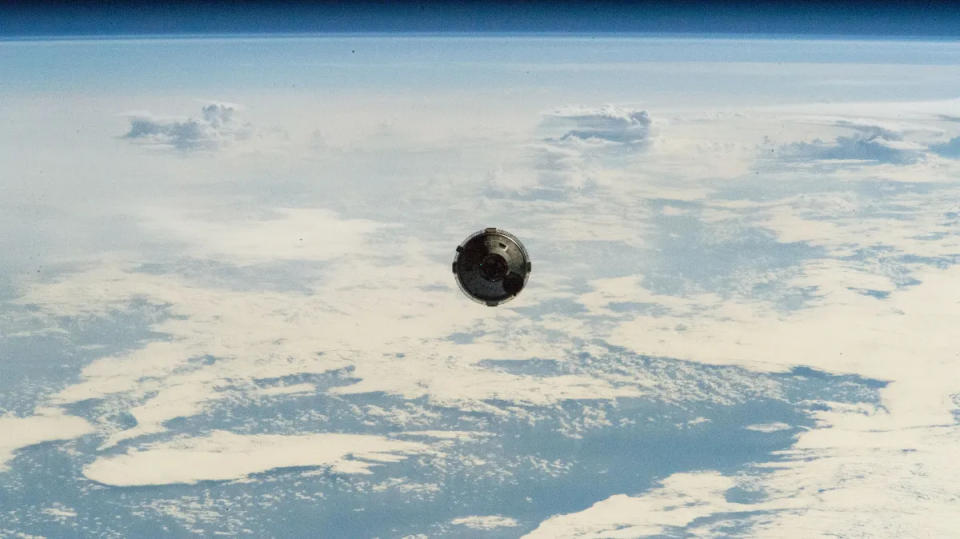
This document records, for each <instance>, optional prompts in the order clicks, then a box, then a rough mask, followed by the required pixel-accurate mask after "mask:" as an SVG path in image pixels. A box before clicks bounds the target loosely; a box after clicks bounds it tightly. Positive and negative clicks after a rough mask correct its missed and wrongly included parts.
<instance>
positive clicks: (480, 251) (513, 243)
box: [453, 228, 531, 307]
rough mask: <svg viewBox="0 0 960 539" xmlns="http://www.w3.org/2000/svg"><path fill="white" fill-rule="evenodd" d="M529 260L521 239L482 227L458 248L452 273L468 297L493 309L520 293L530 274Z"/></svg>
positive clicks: (495, 229) (502, 231)
mask: <svg viewBox="0 0 960 539" xmlns="http://www.w3.org/2000/svg"><path fill="white" fill-rule="evenodd" d="M530 269H531V264H530V257H529V256H528V255H527V250H526V249H525V248H524V247H523V244H522V243H520V240H518V239H517V238H516V236H514V235H513V234H510V233H509V232H507V231H505V230H500V229H497V228H485V229H483V230H481V231H480V232H476V233H474V234H471V235H470V236H469V237H467V239H466V240H464V241H463V243H461V244H460V245H459V246H458V247H457V255H456V258H454V260H453V273H454V275H456V278H457V284H458V285H460V290H463V293H464V294H466V295H467V296H468V297H470V298H471V299H473V300H474V301H477V302H479V303H483V304H486V305H489V306H490V307H494V306H497V305H500V304H501V303H504V302H507V301H510V300H511V299H513V298H514V297H516V295H517V294H519V293H520V291H521V290H523V287H524V286H525V285H526V284H527V277H529V275H530Z"/></svg>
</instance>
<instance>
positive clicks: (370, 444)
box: [83, 431, 428, 487]
mask: <svg viewBox="0 0 960 539" xmlns="http://www.w3.org/2000/svg"><path fill="white" fill-rule="evenodd" d="M427 448H428V446H426V445H424V444H421V443H416V442H407V441H400V440H391V439H388V438H385V437H382V436H368V435H356V434H331V433H323V434H298V435H287V436H281V435H266V434H263V435H240V434H233V433H230V432H226V431H215V432H213V433H211V434H210V435H208V436H204V437H202V438H183V439H175V440H172V441H169V442H162V443H155V444H150V445H147V446H146V447H144V448H142V449H134V450H130V451H128V452H127V453H125V454H123V455H117V456H104V457H100V458H98V459H97V460H95V461H94V462H92V463H90V464H89V465H87V466H85V467H84V469H83V475H84V476H85V477H87V478H88V479H91V480H93V481H97V482H99V483H103V484H105V485H112V486H123V487H129V486H144V485H171V484H176V483H188V484H189V483H196V482H198V481H228V480H237V479H242V478H244V477H246V476H248V475H250V474H256V473H261V472H266V471H269V470H273V469H276V468H291V467H305V466H324V467H329V469H330V471H331V472H333V473H342V474H369V473H371V472H370V468H371V467H372V466H375V465H377V464H378V463H385V462H397V461H399V460H403V459H404V458H406V457H407V456H408V455H409V454H412V453H418V452H423V451H425V450H427Z"/></svg>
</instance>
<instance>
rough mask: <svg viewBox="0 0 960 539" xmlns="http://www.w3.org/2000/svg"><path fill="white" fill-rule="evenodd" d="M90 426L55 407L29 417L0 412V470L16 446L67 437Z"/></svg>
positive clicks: (78, 435) (74, 436) (20, 446)
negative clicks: (0, 434)
mask: <svg viewBox="0 0 960 539" xmlns="http://www.w3.org/2000/svg"><path fill="white" fill-rule="evenodd" d="M93 431H94V429H93V426H92V425H90V424H89V423H87V421H86V420H84V419H83V418H80V417H74V416H68V415H63V414H62V413H61V412H59V411H52V412H51V413H44V414H38V415H33V416H30V417H15V416H11V415H4V416H0V432H2V433H3V436H2V437H0V471H3V469H4V467H5V465H6V463H7V461H9V460H11V459H13V457H14V452H15V451H17V450H18V449H21V448H24V447H29V446H31V445H36V444H41V443H44V442H53V441H57V440H69V439H71V438H78V437H80V436H83V435H85V434H90V433H91V432H93Z"/></svg>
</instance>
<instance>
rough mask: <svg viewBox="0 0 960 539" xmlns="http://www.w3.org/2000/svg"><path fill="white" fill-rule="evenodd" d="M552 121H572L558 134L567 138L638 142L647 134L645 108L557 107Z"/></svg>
mask: <svg viewBox="0 0 960 539" xmlns="http://www.w3.org/2000/svg"><path fill="white" fill-rule="evenodd" d="M549 117H550V118H552V119H553V120H554V121H559V122H561V123H565V124H572V126H571V128H570V129H569V130H568V131H567V132H566V133H564V135H563V136H562V137H561V139H562V140H569V139H581V140H587V139H598V140H603V141H608V142H616V143H620V144H630V145H636V144H642V143H644V142H646V141H647V138H648V137H649V136H650V123H651V122H650V115H649V114H647V111H645V110H634V109H629V108H620V107H616V106H612V105H607V106H604V107H601V108H599V109H587V108H570V109H561V110H558V111H556V112H554V113H552V114H551V115H550V116H549Z"/></svg>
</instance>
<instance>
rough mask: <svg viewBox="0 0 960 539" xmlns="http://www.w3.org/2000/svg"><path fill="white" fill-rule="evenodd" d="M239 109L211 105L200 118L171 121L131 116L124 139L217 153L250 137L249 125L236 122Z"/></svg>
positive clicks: (148, 114) (220, 104) (139, 115)
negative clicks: (235, 142) (216, 151)
mask: <svg viewBox="0 0 960 539" xmlns="http://www.w3.org/2000/svg"><path fill="white" fill-rule="evenodd" d="M238 110H239V107H238V106H237V105H233V104H230V103H210V104H208V105H205V106H204V107H203V109H202V110H201V117H200V118H187V119H185V120H181V119H170V118H162V117H158V116H154V115H152V114H150V113H141V114H137V115H132V116H131V118H130V131H128V132H127V134H126V135H124V136H123V138H126V139H131V140H136V141H138V142H142V143H145V144H154V145H158V146H165V147H170V148H175V149H177V150H183V151H197V150H216V149H218V148H220V147H222V146H224V145H228V144H230V143H232V142H234V141H237V140H243V139H246V138H248V137H249V136H250V133H251V127H250V124H246V123H244V124H241V123H239V122H238V120H237V119H236V116H237V111H238Z"/></svg>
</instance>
